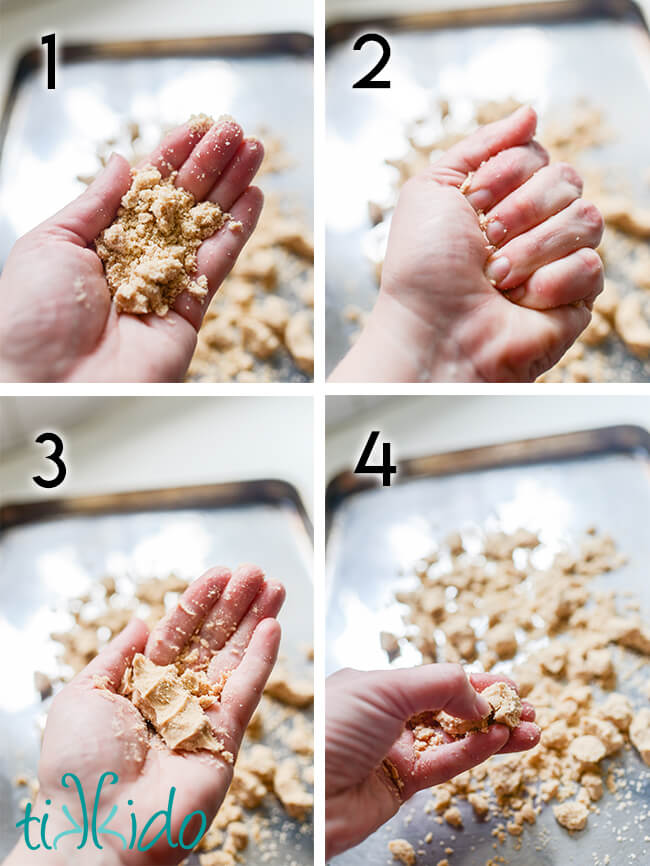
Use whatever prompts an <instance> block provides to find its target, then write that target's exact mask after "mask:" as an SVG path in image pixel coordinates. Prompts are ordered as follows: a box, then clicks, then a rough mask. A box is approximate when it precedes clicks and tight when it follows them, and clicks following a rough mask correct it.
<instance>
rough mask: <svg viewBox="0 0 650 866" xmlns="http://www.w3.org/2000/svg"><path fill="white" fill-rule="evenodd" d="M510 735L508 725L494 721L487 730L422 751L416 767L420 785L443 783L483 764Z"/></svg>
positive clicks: (415, 777)
mask: <svg viewBox="0 0 650 866" xmlns="http://www.w3.org/2000/svg"><path fill="white" fill-rule="evenodd" d="M508 736H509V731H508V728H507V727H505V725H492V726H491V727H490V728H489V729H488V730H487V731H486V732H485V733H475V734H468V735H467V736H466V737H463V738H462V739H460V740H455V741H454V742H453V743H446V744H445V745H443V746H437V747H436V748H435V749H427V750H425V751H424V752H420V753H419V755H418V758H417V761H416V764H415V767H414V770H413V773H414V780H413V781H414V784H415V785H416V786H417V788H425V787H428V786H429V785H440V784H441V783H442V782H447V781H448V780H449V779H451V778H453V777H454V776H457V775H458V774H459V773H464V772H465V771H466V770H471V768H472V767H475V766H476V765H477V764H482V763H483V761H486V760H487V759H488V758H489V757H490V756H491V755H495V754H496V753H497V752H499V751H500V750H501V749H502V748H503V747H504V746H505V744H506V743H507V741H508Z"/></svg>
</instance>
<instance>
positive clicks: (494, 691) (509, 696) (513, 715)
mask: <svg viewBox="0 0 650 866" xmlns="http://www.w3.org/2000/svg"><path fill="white" fill-rule="evenodd" d="M481 695H482V697H484V698H485V700H486V701H487V702H488V703H489V705H490V707H491V708H492V712H491V713H490V716H489V720H490V722H493V723H494V724H498V725H507V726H508V727H509V728H511V729H512V728H516V727H517V725H518V724H519V722H520V720H521V698H520V697H519V695H518V694H517V692H516V691H515V690H514V689H513V688H511V687H510V686H509V685H508V684H507V683H503V682H496V683H492V685H490V686H488V687H487V688H486V689H484V690H483V691H482V692H481Z"/></svg>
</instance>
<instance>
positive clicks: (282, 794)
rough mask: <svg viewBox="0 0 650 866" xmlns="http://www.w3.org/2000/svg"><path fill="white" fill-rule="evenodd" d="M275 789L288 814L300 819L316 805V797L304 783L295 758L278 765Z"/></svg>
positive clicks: (274, 783) (274, 780) (274, 782)
mask: <svg viewBox="0 0 650 866" xmlns="http://www.w3.org/2000/svg"><path fill="white" fill-rule="evenodd" d="M273 790H274V791H275V793H276V795H277V797H278V799H279V800H280V802H281V803H282V805H283V806H284V808H285V809H286V812H287V814H288V815H291V817H292V818H296V819H297V820H299V821H302V820H304V818H305V816H306V814H307V813H308V812H310V811H311V809H312V807H313V805H314V798H313V796H312V795H311V794H310V793H309V792H308V791H307V789H306V788H305V787H304V785H303V784H302V781H301V778H300V772H299V769H298V764H297V763H296V761H295V760H293V758H287V759H286V760H284V761H282V762H281V763H280V764H279V765H278V767H277V769H276V771H275V776H274V779H273Z"/></svg>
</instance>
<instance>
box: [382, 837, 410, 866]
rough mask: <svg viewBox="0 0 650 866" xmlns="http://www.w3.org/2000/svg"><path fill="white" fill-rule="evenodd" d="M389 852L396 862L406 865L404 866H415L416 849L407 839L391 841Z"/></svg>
mask: <svg viewBox="0 0 650 866" xmlns="http://www.w3.org/2000/svg"><path fill="white" fill-rule="evenodd" d="M388 850H389V851H390V853H391V854H392V855H393V859H394V860H399V862H400V863H404V866H413V864H414V863H415V849H414V848H413V846H412V845H411V843H410V842H407V840H406V839H391V841H390V842H389V843H388Z"/></svg>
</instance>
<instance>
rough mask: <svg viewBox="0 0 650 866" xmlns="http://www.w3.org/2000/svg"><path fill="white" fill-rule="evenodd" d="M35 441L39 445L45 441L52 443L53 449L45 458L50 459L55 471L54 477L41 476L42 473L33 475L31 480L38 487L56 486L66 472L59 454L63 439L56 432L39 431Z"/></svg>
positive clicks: (61, 451)
mask: <svg viewBox="0 0 650 866" xmlns="http://www.w3.org/2000/svg"><path fill="white" fill-rule="evenodd" d="M36 442H38V443H39V444H40V445H43V444H44V443H46V442H51V443H52V445H54V450H53V451H52V453H51V454H48V455H47V456H46V458H45V459H46V460H51V461H52V463H54V465H55V466H56V469H57V472H56V475H55V476H54V478H43V476H42V475H33V476H32V481H33V482H34V483H35V484H38V486H39V487H47V488H48V489H50V488H52V487H58V486H59V484H61V483H63V479H64V478H65V476H66V475H67V472H68V470H67V468H66V465H65V463H64V462H63V460H62V459H61V455H62V454H63V439H61V437H60V436H57V435H56V433H41V435H40V436H37V437H36Z"/></svg>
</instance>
